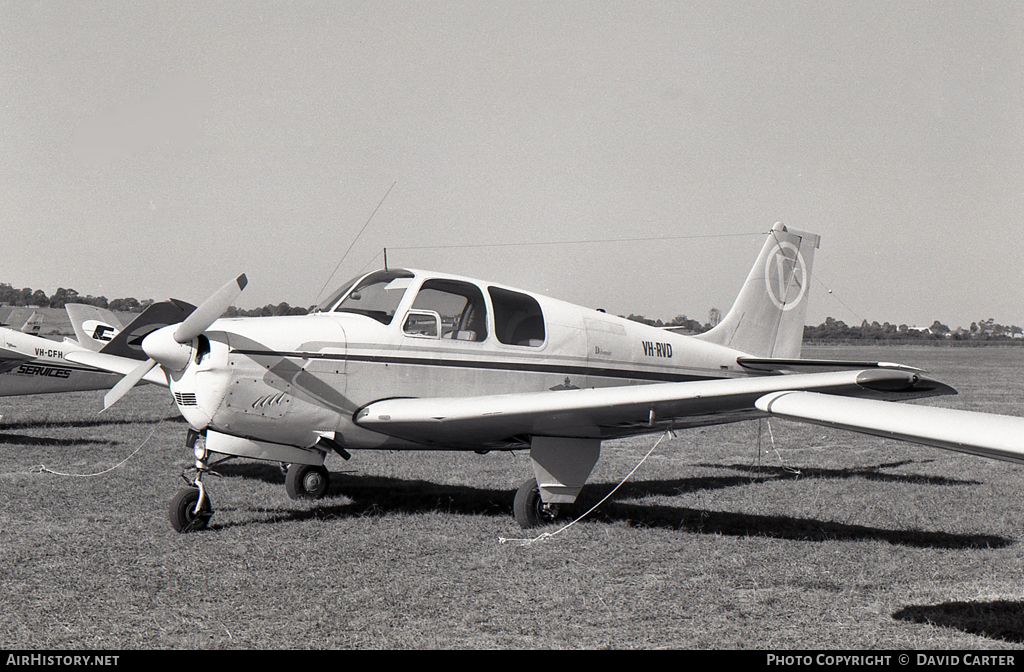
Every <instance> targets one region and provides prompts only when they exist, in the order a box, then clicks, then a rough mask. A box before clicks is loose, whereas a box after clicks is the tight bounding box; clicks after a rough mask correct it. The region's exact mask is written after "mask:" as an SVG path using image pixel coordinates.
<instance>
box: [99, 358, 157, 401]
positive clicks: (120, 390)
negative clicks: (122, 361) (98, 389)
mask: <svg viewBox="0 0 1024 672" xmlns="http://www.w3.org/2000/svg"><path fill="white" fill-rule="evenodd" d="M154 366H156V362H155V361H153V360H152V359H147V360H146V361H144V362H142V363H141V364H139V365H138V366H136V367H135V368H134V369H132V370H131V371H129V372H128V374H127V375H126V376H125V377H124V378H122V379H121V380H119V381H118V382H117V385H114V386H113V387H112V388H110V391H109V392H107V393H106V394H105V395H104V396H103V411H105V410H107V409H108V408H110V407H111V406H113V405H114V404H115V403H117V400H118V399H120V398H121V397H123V396H124V395H126V394H128V390H130V389H132V388H133V387H135V385H136V384H137V383H138V382H139V381H140V380H142V379H143V378H144V377H145V376H146V374H147V373H149V370H150V369H152V368H153V367H154ZM103 411H100V413H102V412H103Z"/></svg>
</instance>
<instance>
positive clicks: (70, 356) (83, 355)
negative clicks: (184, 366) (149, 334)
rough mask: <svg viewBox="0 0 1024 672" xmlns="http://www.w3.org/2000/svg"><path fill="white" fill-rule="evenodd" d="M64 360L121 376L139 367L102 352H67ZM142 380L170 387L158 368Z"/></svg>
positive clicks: (133, 362)
mask: <svg viewBox="0 0 1024 672" xmlns="http://www.w3.org/2000/svg"><path fill="white" fill-rule="evenodd" d="M64 358H65V359H67V360H69V361H72V362H74V363H75V364H82V365H84V366H91V367H93V368H94V369H99V370H101V371H110V372H111V373H119V374H121V375H122V376H126V375H128V374H129V373H131V372H132V370H133V369H135V367H137V366H138V365H139V362H138V361H137V360H134V359H129V358H127V357H119V356H118V355H108V354H104V353H102V352H92V351H91V350H78V351H73V352H67V353H64ZM142 379H143V380H145V381H146V382H149V383H156V384H157V385H163V386H164V387H168V386H169V385H170V383H169V382H168V380H167V375H166V374H164V372H163V369H161V368H160V367H155V368H153V369H150V371H149V373H147V374H146V375H145V376H144V377H143V378H142Z"/></svg>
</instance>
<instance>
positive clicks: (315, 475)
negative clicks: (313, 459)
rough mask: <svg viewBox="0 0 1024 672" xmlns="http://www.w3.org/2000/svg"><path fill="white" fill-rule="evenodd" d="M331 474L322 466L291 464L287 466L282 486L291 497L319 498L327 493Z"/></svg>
mask: <svg viewBox="0 0 1024 672" xmlns="http://www.w3.org/2000/svg"><path fill="white" fill-rule="evenodd" d="M330 484H331V475H330V473H328V471H327V469H326V468H325V467H322V466H315V465H311V464H293V465H291V466H289V467H288V475H287V476H286V477H285V479H284V487H285V490H286V491H287V492H288V496H289V497H291V498H292V499H320V498H322V497H324V496H325V495H326V494H327V488H328V486H330Z"/></svg>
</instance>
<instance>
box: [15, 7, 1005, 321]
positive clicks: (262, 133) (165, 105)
mask: <svg viewBox="0 0 1024 672" xmlns="http://www.w3.org/2000/svg"><path fill="white" fill-rule="evenodd" d="M0 101H2V105H0V217H2V231H3V236H2V238H0V240H2V248H0V249H2V254H3V256H2V259H3V263H2V265H0V282H7V283H10V284H12V285H14V286H15V287H18V288H21V287H32V288H33V289H43V290H44V291H46V292H47V293H52V292H53V291H54V290H56V289H57V287H58V286H63V287H73V288H75V289H77V290H78V291H79V292H81V293H83V294H87V293H89V294H95V295H104V296H107V297H108V298H111V299H113V298H117V297H124V296H135V297H137V298H140V299H143V298H153V299H156V300H160V299H165V298H168V297H170V296H174V297H176V298H181V299H185V300H189V301H192V302H198V301H201V300H203V299H204V298H205V297H206V296H207V295H208V294H210V293H211V292H213V291H214V290H216V289H217V288H218V287H219V286H220V285H222V284H223V283H225V282H226V281H228V280H229V279H230V278H232V277H233V276H234V275H236V274H237V273H239V272H245V273H247V274H248V276H249V281H250V284H249V287H248V288H247V289H246V291H245V293H244V294H243V296H242V297H240V299H239V301H238V305H240V306H242V307H253V306H259V305H264V304H266V303H278V302H280V301H287V302H289V303H292V304H293V305H309V304H312V303H313V302H315V301H316V300H317V299H318V297H319V298H323V294H325V293H326V291H330V288H328V290H326V291H325V292H322V291H321V290H322V288H323V287H324V285H325V283H328V279H329V278H331V276H332V273H333V272H334V271H335V268H336V267H337V266H338V264H339V261H341V260H342V256H343V255H344V254H345V251H346V250H347V249H348V248H349V247H350V246H351V248H352V249H351V251H350V252H349V254H348V256H347V257H345V259H344V261H343V262H342V263H341V266H340V268H338V271H337V273H336V274H335V275H334V276H333V279H331V280H330V282H329V284H330V285H331V287H333V286H335V285H338V284H340V283H341V282H343V281H344V280H346V279H347V278H348V277H350V276H352V275H355V274H356V273H358V272H360V271H362V270H364V269H369V268H374V267H379V266H381V265H382V258H381V255H380V252H381V250H382V249H383V248H384V247H387V248H388V261H389V265H391V266H398V265H401V266H411V267H416V268H429V269H436V270H443V271H447V272H452V273H459V274H463V275H470V276H473V277H483V278H487V279H491V280H494V281H497V282H502V283H505V284H509V285H513V286H518V287H522V288H525V289H529V290H533V291H538V292H542V293H546V294H550V295H552V296H555V297H558V298H562V299H566V300H570V301H574V302H577V303H582V304H584V305H589V306H593V307H601V308H605V309H607V310H608V311H609V312H615V313H630V312H632V313H638V314H643V315H646V316H648V317H656V318H662V319H666V320H667V319H670V318H671V317H673V316H675V315H678V314H681V313H685V314H687V315H689V316H690V317H696V318H698V319H701V320H704V319H706V317H707V313H708V310H709V309H710V308H712V307H717V308H720V309H722V310H725V309H727V308H728V307H729V306H730V305H731V303H732V300H733V298H734V297H735V294H736V293H737V291H738V290H739V286H740V284H741V283H742V280H743V278H744V277H745V276H746V273H747V271H748V270H749V268H750V265H751V264H752V262H753V259H754V257H755V256H756V253H757V250H758V249H759V248H760V246H761V243H762V241H763V235H762V234H763V233H765V232H767V231H768V229H769V228H770V227H771V225H772V224H773V223H774V222H776V221H783V222H785V223H786V224H787V225H788V226H790V227H792V228H797V229H803V230H807V231H812V232H815V233H818V234H820V235H821V236H822V242H821V248H820V249H819V250H818V253H817V255H816V258H815V265H814V269H813V274H814V281H815V282H816V284H815V285H813V286H812V292H811V305H810V310H809V312H808V316H807V320H808V322H809V323H812V324H817V323H819V322H821V321H823V320H824V319H825V317H826V316H829V315H831V316H833V317H835V318H837V319H841V320H843V321H845V322H847V323H850V324H859V323H860V321H861V319H864V318H867V319H869V320H878V321H880V322H886V321H890V322H894V323H900V322H905V323H908V324H911V325H918V324H920V325H930V324H931V322H932V320H935V319H938V320H941V321H942V322H944V323H946V324H948V325H949V326H953V327H955V326H967V325H969V324H970V322H971V321H974V320H981V319H986V318H989V317H992V318H995V320H996V321H997V322H1000V323H1003V324H1011V323H1015V324H1020V325H1024V282H1022V280H1024V271H1022V266H1021V264H1022V260H1024V235H1022V234H1024V230H1022V229H1024V227H1022V224H1024V3H1020V2H1017V1H1007V2H979V1H977V0H973V1H970V2H942V1H927V2H924V1H921V2H918V1H914V2H910V1H903V2H899V1H885V2H871V1H868V0H858V1H855V2H821V1H813V2H785V1H780V0H772V1H771V2H763V3H759V2H750V1H747V0H745V1H744V2H737V1H735V0H728V1H725V2H705V1H692V2H654V1H652V0H637V1H633V2H623V1H622V0H614V1H612V2H600V1H598V0H587V1H585V2H573V1H568V0H567V1H557V0H555V1H552V0H547V1H544V2H524V1H522V0H517V1H515V2H482V1H480V0H474V1H472V2H453V1H450V0H445V1H442V2H382V1H379V0H374V1H371V2H343V1H336V2H294V1H289V2H274V3H265V2H237V3H236V2H196V3H191V2H182V1H180V0H174V1H173V2H161V1H147V2H79V1H70V0H63V1H60V2H49V1H44V2H30V1H28V0H17V1H13V2H12V1H6V0H0ZM392 185H394V186H393V188H392ZM389 189H391V191H390V193H388V190H389ZM385 194H388V195H387V197H386V198H384V196H385ZM382 198H384V201H383V204H381V206H380V209H379V210H378V211H377V212H376V214H374V215H373V217H372V219H371V218H370V216H371V214H372V213H373V212H374V209H375V208H376V207H377V205H378V203H380V202H381V199H382ZM368 220H369V225H368V226H366V229H365V231H364V232H363V234H362V236H360V237H359V238H358V240H356V236H357V234H359V232H360V230H361V229H363V226H364V225H365V224H366V223H367V221H368ZM651 238H655V239H661V240H657V241H645V240H638V239H651ZM608 240H621V241H626V242H618V243H608V242H594V243H582V242H576V243H573V244H559V245H523V244H522V243H536V242H556V241H608ZM353 242H354V245H353ZM498 244H500V245H502V246H501V247H484V246H485V245H498ZM828 289H831V290H832V293H831V294H829V293H828Z"/></svg>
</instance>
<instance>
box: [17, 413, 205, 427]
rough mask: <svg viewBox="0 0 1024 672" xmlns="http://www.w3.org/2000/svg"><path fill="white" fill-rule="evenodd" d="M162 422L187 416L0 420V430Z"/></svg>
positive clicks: (153, 423)
mask: <svg viewBox="0 0 1024 672" xmlns="http://www.w3.org/2000/svg"><path fill="white" fill-rule="evenodd" d="M160 422H168V423H179V424H183V423H185V418H183V417H181V416H180V415H177V414H175V415H168V416H166V417H163V418H148V419H145V420H133V419H125V418H94V419H89V420H67V421H62V420H32V421H27V422H0V431H4V430H11V429H59V428H62V427H64V428H68V427H71V428H75V429H79V428H88V427H109V426H111V425H113V426H121V425H155V424H157V423H160Z"/></svg>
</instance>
